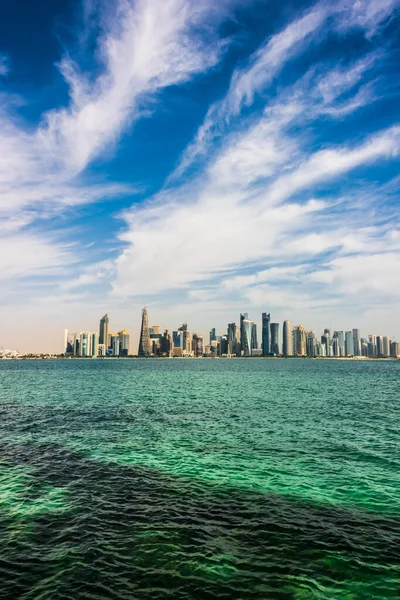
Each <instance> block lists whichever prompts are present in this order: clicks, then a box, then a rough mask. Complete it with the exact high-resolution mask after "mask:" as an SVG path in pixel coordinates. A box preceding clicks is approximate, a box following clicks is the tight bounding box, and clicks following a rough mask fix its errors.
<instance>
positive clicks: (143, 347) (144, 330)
mask: <svg viewBox="0 0 400 600" xmlns="http://www.w3.org/2000/svg"><path fill="white" fill-rule="evenodd" d="M138 354H139V356H150V354H151V342H150V333H149V315H148V314H147V308H146V307H144V308H143V310H142V327H141V330H140V340H139V351H138Z"/></svg>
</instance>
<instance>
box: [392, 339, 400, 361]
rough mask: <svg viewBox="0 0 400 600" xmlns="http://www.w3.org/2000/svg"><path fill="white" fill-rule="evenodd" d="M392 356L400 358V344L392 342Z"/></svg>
mask: <svg viewBox="0 0 400 600" xmlns="http://www.w3.org/2000/svg"><path fill="white" fill-rule="evenodd" d="M390 356H391V357H392V358H399V357H400V344H399V342H391V343H390Z"/></svg>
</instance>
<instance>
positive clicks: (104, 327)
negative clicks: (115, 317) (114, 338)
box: [99, 313, 110, 348]
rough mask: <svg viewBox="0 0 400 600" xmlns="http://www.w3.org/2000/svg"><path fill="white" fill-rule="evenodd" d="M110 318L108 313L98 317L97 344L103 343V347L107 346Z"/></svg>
mask: <svg viewBox="0 0 400 600" xmlns="http://www.w3.org/2000/svg"><path fill="white" fill-rule="evenodd" d="M109 322H110V319H109V318H108V314H107V313H106V314H105V315H104V317H102V318H101V319H100V330H99V344H104V345H105V347H106V348H107V347H108V324H109Z"/></svg>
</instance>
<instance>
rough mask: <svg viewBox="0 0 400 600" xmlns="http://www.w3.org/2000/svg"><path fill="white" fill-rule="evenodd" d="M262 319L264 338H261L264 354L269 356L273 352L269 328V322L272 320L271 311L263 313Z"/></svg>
mask: <svg viewBox="0 0 400 600" xmlns="http://www.w3.org/2000/svg"><path fill="white" fill-rule="evenodd" d="M261 319H262V334H261V335H262V339H261V347H262V352H263V356H269V354H270V353H271V338H270V330H269V322H270V320H271V315H270V313H266V312H265V313H263V314H262V315H261Z"/></svg>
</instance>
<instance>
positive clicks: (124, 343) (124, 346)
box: [118, 329, 129, 356]
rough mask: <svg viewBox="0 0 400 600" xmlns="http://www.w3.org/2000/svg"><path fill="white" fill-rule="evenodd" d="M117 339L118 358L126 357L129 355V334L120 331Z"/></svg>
mask: <svg viewBox="0 0 400 600" xmlns="http://www.w3.org/2000/svg"><path fill="white" fill-rule="evenodd" d="M118 338H119V354H120V356H128V354H129V333H128V332H127V331H125V329H122V330H121V331H118Z"/></svg>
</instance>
